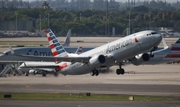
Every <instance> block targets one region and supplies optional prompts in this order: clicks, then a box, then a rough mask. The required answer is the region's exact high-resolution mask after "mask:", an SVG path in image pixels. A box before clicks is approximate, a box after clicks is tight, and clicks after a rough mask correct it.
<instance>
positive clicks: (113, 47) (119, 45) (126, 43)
mask: <svg viewBox="0 0 180 107" xmlns="http://www.w3.org/2000/svg"><path fill="white" fill-rule="evenodd" d="M133 41H134V40H133V39H132V38H130V39H128V40H121V41H120V42H119V43H116V44H114V45H108V46H107V48H106V49H105V50H102V51H100V52H97V53H95V54H93V55H96V54H109V53H111V52H113V51H116V50H119V49H121V48H125V47H127V46H130V45H132V44H133Z"/></svg>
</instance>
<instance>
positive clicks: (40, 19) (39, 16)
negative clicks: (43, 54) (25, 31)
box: [39, 14, 41, 31]
mask: <svg viewBox="0 0 180 107" xmlns="http://www.w3.org/2000/svg"><path fill="white" fill-rule="evenodd" d="M39 18H40V20H39V21H40V28H39V31H41V14H39Z"/></svg>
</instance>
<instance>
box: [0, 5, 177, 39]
mask: <svg viewBox="0 0 180 107" xmlns="http://www.w3.org/2000/svg"><path fill="white" fill-rule="evenodd" d="M0 12H1V16H0V20H1V21H15V20H16V18H17V20H26V21H34V22H35V25H36V28H35V29H33V30H34V31H35V30H39V28H40V25H41V28H42V29H46V28H51V29H52V30H53V31H54V32H55V33H56V34H58V35H60V36H61V35H62V36H63V35H65V34H66V33H67V31H68V29H71V31H72V34H73V35H74V36H81V35H83V36H98V35H112V28H115V32H116V35H126V30H127V28H128V27H129V21H130V22H131V24H130V27H131V32H132V33H133V32H137V31H141V30H145V29H151V28H154V27H171V28H173V29H174V30H178V31H179V30H180V9H173V10H162V9H157V8H150V7H147V6H138V7H133V8H128V7H127V8H124V9H121V10H109V11H108V13H106V11H102V10H76V11H75V10H53V9H50V8H28V9H27V8H26V9H14V10H12V11H6V12H2V11H0ZM106 14H107V15H106ZM129 19H130V20H129ZM48 20H49V21H48ZM40 22H41V23H40ZM33 30H32V31H33Z"/></svg>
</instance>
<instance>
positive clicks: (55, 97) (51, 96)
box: [0, 93, 177, 101]
mask: <svg viewBox="0 0 180 107" xmlns="http://www.w3.org/2000/svg"><path fill="white" fill-rule="evenodd" d="M4 95H5V94H4V93H0V100H46V101H128V100H129V96H128V95H107V94H105V95H104V94H103V95H102V94H91V96H86V94H60V93H11V96H12V97H11V98H4ZM133 97H134V101H174V100H177V98H172V97H162V96H133Z"/></svg>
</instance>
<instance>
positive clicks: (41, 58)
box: [9, 45, 91, 63]
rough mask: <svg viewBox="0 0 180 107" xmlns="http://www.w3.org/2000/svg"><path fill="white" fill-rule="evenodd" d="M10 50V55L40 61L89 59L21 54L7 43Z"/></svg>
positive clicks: (84, 59)
mask: <svg viewBox="0 0 180 107" xmlns="http://www.w3.org/2000/svg"><path fill="white" fill-rule="evenodd" d="M9 48H10V51H11V54H12V55H15V56H18V57H24V58H31V59H34V60H37V59H38V60H40V61H57V62H61V61H68V62H72V63H73V62H82V63H87V62H89V59H90V58H91V57H54V56H34V55H21V54H17V53H15V52H14V51H13V49H12V48H11V46H10V45H9Z"/></svg>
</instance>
